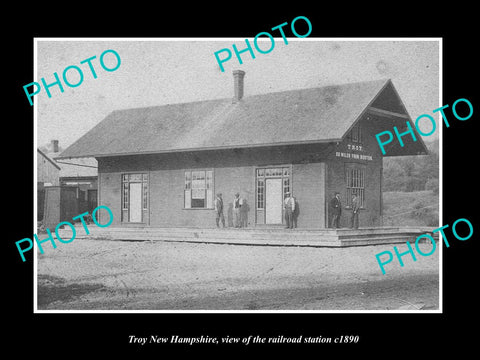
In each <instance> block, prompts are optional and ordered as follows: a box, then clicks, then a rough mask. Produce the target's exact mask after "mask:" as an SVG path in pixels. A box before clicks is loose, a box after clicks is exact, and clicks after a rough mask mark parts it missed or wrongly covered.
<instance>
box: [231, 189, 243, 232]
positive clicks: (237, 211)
mask: <svg viewBox="0 0 480 360" xmlns="http://www.w3.org/2000/svg"><path fill="white" fill-rule="evenodd" d="M242 205H243V199H242V198H241V197H240V193H238V192H237V193H236V194H235V198H234V199H233V218H234V221H235V223H234V225H235V227H236V228H240V227H242V213H241V211H242V210H241V207H242Z"/></svg>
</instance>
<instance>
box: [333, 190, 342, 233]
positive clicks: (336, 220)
mask: <svg viewBox="0 0 480 360" xmlns="http://www.w3.org/2000/svg"><path fill="white" fill-rule="evenodd" d="M330 206H331V207H332V227H333V228H338V227H339V225H340V215H342V203H341V202H340V193H339V192H335V196H334V197H333V199H332V200H331V201H330Z"/></svg>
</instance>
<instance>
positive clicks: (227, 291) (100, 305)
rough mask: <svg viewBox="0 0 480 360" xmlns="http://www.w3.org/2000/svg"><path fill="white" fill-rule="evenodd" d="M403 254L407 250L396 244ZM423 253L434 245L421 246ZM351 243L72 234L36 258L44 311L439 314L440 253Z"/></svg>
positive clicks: (404, 245) (39, 297)
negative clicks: (387, 254) (388, 257)
mask: <svg viewBox="0 0 480 360" xmlns="http://www.w3.org/2000/svg"><path fill="white" fill-rule="evenodd" d="M397 247H398V248H399V251H402V250H403V251H405V250H406V249H407V247H406V244H398V245H397ZM420 248H421V249H422V251H423V252H424V253H428V252H429V251H430V249H431V245H430V244H420ZM385 250H389V251H392V252H393V245H377V246H362V247H349V248H312V247H280V246H245V245H222V244H204V243H180V242H163V241H141V242H140V241H102V240H86V239H85V240H83V239H79V240H75V241H73V242H72V243H69V244H59V246H58V247H57V248H56V249H52V248H48V249H45V253H44V254H43V255H42V254H38V257H37V259H38V265H37V271H38V274H37V275H38V277H37V279H38V284H37V285H38V288H37V294H38V298H37V301H38V303H37V305H38V309H39V310H396V309H401V310H419V309H423V310H433V309H438V306H439V264H438V261H439V260H438V259H439V254H438V247H437V250H436V251H435V253H434V254H433V255H431V256H428V257H423V256H420V255H418V254H417V261H416V262H414V261H413V260H412V258H411V256H410V255H406V256H404V257H403V261H404V263H405V265H404V267H400V265H399V263H398V260H397V259H396V258H394V261H392V262H391V263H390V264H388V265H386V266H385V269H386V274H385V275H383V274H382V272H381V270H380V268H379V266H378V263H377V261H376V259H375V254H377V253H379V252H381V251H385Z"/></svg>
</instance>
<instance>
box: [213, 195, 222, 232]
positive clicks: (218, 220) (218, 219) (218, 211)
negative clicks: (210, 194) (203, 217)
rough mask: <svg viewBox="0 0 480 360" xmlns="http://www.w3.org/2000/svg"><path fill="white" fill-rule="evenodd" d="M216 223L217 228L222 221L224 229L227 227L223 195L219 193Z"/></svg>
mask: <svg viewBox="0 0 480 360" xmlns="http://www.w3.org/2000/svg"><path fill="white" fill-rule="evenodd" d="M214 204H215V222H216V223H217V228H218V227H220V226H219V222H220V220H221V221H222V225H223V227H225V217H224V216H223V199H222V194H221V193H218V194H217V197H216V198H215V202H214Z"/></svg>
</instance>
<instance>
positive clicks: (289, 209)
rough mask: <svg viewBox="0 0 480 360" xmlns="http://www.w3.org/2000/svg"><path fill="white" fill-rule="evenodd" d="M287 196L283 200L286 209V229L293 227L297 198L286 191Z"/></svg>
mask: <svg viewBox="0 0 480 360" xmlns="http://www.w3.org/2000/svg"><path fill="white" fill-rule="evenodd" d="M285 195H286V198H285V200H284V201H283V208H284V209H285V220H286V222H287V226H286V227H285V228H286V229H293V213H294V211H295V198H294V197H293V196H292V195H291V194H290V193H289V192H287V193H285Z"/></svg>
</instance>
